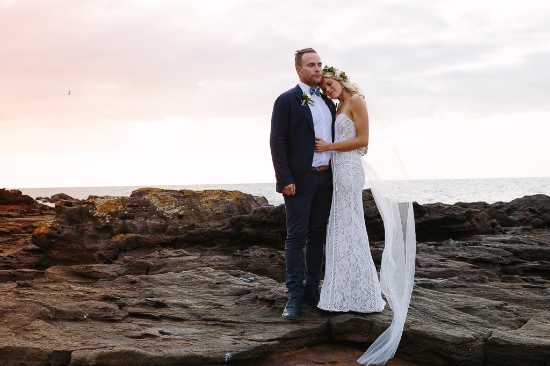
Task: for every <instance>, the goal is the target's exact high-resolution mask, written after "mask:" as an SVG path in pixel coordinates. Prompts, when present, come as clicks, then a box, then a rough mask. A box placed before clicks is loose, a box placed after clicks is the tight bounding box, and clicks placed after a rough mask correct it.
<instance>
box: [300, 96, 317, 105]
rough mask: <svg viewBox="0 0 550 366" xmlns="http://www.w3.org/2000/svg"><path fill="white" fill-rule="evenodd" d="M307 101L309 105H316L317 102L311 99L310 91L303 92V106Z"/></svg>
mask: <svg viewBox="0 0 550 366" xmlns="http://www.w3.org/2000/svg"><path fill="white" fill-rule="evenodd" d="M306 103H307V104H309V105H315V102H314V101H313V99H311V97H310V96H309V94H308V93H304V94H302V107H303V106H305V105H306Z"/></svg>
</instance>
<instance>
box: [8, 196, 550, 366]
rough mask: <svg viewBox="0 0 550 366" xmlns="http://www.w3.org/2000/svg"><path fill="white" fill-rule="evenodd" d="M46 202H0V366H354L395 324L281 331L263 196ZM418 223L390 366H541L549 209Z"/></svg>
mask: <svg viewBox="0 0 550 366" xmlns="http://www.w3.org/2000/svg"><path fill="white" fill-rule="evenodd" d="M51 200H53V201H55V208H52V207H49V206H46V205H43V204H40V203H38V202H36V201H35V200H34V199H32V198H31V197H28V196H24V195H22V194H21V192H19V191H8V190H5V189H0V293H1V297H0V302H1V304H0V309H1V312H0V320H1V322H0V365H6V366H11V365H14V366H15V365H29V366H39V365H40V366H42V365H44V366H45V365H50V366H60V365H71V366H77V365H318V364H330V365H358V364H357V363H355V362H354V360H355V359H356V358H357V357H358V356H360V355H361V354H362V352H363V351H364V350H365V349H366V348H367V347H368V345H369V344H370V343H371V342H372V341H373V340H374V339H376V338H377V336H378V335H379V334H380V333H381V332H382V331H384V330H385V329H386V328H387V326H388V325H389V323H390V322H391V311H390V310H389V309H388V308H387V309H386V310H385V311H384V312H382V313H379V314H354V313H326V312H321V311H319V310H317V309H315V308H311V307H308V306H307V305H304V309H303V316H302V317H301V318H300V319H299V320H298V321H295V322H288V321H285V320H283V319H281V317H280V313H281V312H282V309H283V307H284V304H285V301H286V295H285V286H284V283H283V278H284V256H283V246H284V244H283V242H284V236H285V224H284V206H283V205H280V206H271V205H269V204H268V203H267V201H266V200H265V199H264V198H263V197H255V196H251V195H249V194H244V193H242V192H238V191H221V190H211V191H190V190H181V191H170V190H161V189H153V188H143V189H139V190H136V191H134V192H133V193H132V195H131V196H129V197H95V196H91V197H89V198H88V199H86V200H75V199H72V198H71V197H68V196H66V195H59V196H57V197H52V198H51ZM363 200H364V208H365V221H366V223H367V229H368V232H369V237H370V239H371V247H372V253H373V257H374V259H375V262H376V263H377V265H378V263H379V261H380V258H381V254H382V250H383V233H384V231H383V227H382V222H381V219H380V217H379V215H378V211H377V209H376V205H375V204H374V201H373V200H372V196H371V195H370V193H369V191H368V190H365V191H364V193H363ZM414 210H415V219H416V227H417V239H418V245H417V260H416V268H417V269H416V280H415V289H414V291H413V297H412V300H411V306H410V311H409V316H408V318H407V322H406V325H405V330H404V333H403V338H402V341H401V344H400V347H399V349H398V351H397V355H396V359H395V360H392V361H391V362H390V363H388V365H392V364H393V365H495V366H496V365H550V337H549V335H550V311H549V309H550V197H548V196H545V195H534V196H526V197H523V198H520V199H516V200H513V201H511V202H497V203H494V204H487V203H484V202H475V203H457V204H454V205H447V204H441V203H436V204H426V205H419V204H415V205H414ZM342 350H344V351H342ZM353 350H355V351H354V352H355V354H352V355H351V356H352V358H350V357H349V354H350V353H352V351H353ZM338 352H342V353H338ZM335 355H342V356H341V357H340V356H335ZM344 355H346V357H344Z"/></svg>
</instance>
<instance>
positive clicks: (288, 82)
mask: <svg viewBox="0 0 550 366" xmlns="http://www.w3.org/2000/svg"><path fill="white" fill-rule="evenodd" d="M549 16H550V3H549V4H546V3H543V4H539V2H535V1H531V0H526V1H524V2H522V3H521V4H513V5H511V4H508V3H506V4H504V3H501V2H498V3H497V2H492V1H484V2H479V1H470V0H465V1H461V2H456V1H452V0H441V1H438V2H433V1H428V0H414V1H405V0H389V1H374V0H372V1H343V2H340V3H338V5H335V3H334V2H331V1H327V0H321V1H318V2H316V3H313V4H312V3H305V2H295V1H290V0H283V1H277V2H273V1H268V0H258V1H250V0H239V1H209V2H190V1H184V2H177V1H168V0H167V1H160V0H159V1H148V0H140V1H130V0H127V1H117V2H112V1H111V2H109V1H105V0H99V1H78V2H76V1H68V0H52V1H48V2H43V1H39V0H13V1H6V0H4V1H0V23H1V24H2V29H3V32H2V33H1V34H0V44H2V47H1V48H0V83H2V86H3V87H2V88H1V89H0V100H1V103H2V108H0V128H2V131H3V135H4V136H5V137H4V139H5V140H6V141H8V142H6V143H4V144H3V145H2V146H0V156H3V157H4V158H2V159H4V160H2V159H0V165H2V166H7V165H6V164H7V163H6V160H5V159H7V158H5V157H7V156H9V157H10V159H16V157H17V156H23V155H24V154H36V155H38V154H41V153H42V154H45V155H48V154H49V153H51V154H52V155H48V156H50V158H49V160H50V161H52V162H56V161H60V160H59V159H60V158H59V156H60V154H62V153H63V152H64V151H69V152H71V153H72V152H74V151H82V152H83V153H84V154H88V155H86V158H85V159H90V161H93V156H94V155H93V152H94V149H98V150H97V151H101V152H103V151H105V152H106V153H108V154H118V155H120V156H134V155H136V154H138V153H140V148H139V147H138V146H136V145H135V144H133V143H132V142H131V141H132V140H135V139H137V137H136V136H137V135H139V133H137V132H136V129H138V130H140V131H142V134H141V135H139V136H142V137H140V138H139V139H138V140H139V141H141V146H144V145H146V144H145V142H144V141H143V138H146V137H147V136H152V135H154V136H157V137H158V139H162V134H159V133H157V132H156V131H157V130H159V131H162V129H163V128H164V129H168V130H170V131H171V134H170V136H169V138H168V137H165V138H166V143H165V146H168V145H174V144H176V143H177V141H182V144H183V142H185V145H186V148H189V149H190V150H191V151H195V152H203V154H202V156H208V158H204V159H206V160H204V162H203V163H202V164H200V163H199V164H197V167H200V166H201V165H202V166H205V165H206V163H205V162H206V161H208V162H210V163H212V164H214V157H215V154H212V153H211V152H210V150H209V149H210V146H209V143H210V142H211V141H215V142H216V149H218V150H219V151H224V152H226V153H227V154H229V155H231V154H233V155H234V156H241V159H243V160H246V158H245V157H243V156H245V155H244V154H242V151H246V150H247V149H248V150H249V151H258V154H257V156H262V157H263V158H262V159H264V160H262V161H263V162H262V163H258V164H259V165H262V166H268V167H269V165H270V164H271V162H270V161H269V151H268V146H267V138H268V137H267V135H268V134H269V131H268V129H269V120H270V116H271V109H272V105H273V101H274V100H275V98H276V97H277V96H278V95H279V94H280V93H282V92H283V91H285V90H288V89H289V88H291V87H293V86H294V85H295V83H296V81H297V77H296V73H295V70H294V66H293V53H294V51H295V50H297V49H300V48H303V47H314V48H315V49H317V51H318V52H319V53H320V55H321V57H322V59H323V61H324V62H325V63H326V64H330V65H334V66H337V67H339V68H341V69H343V70H345V71H346V72H347V73H348V75H350V77H351V79H352V81H355V82H357V83H359V84H360V86H362V87H363V89H364V90H365V92H366V94H367V97H368V102H369V108H371V107H372V109H373V110H377V111H379V112H380V114H381V115H383V116H384V118H385V119H386V120H387V121H388V122H389V123H397V124H401V125H402V124H408V125H412V124H414V123H415V121H421V120H438V121H440V123H443V124H445V122H444V121H445V120H446V118H447V119H449V120H451V119H453V118H459V119H472V120H476V121H480V123H488V122H486V121H487V119H486V117H490V116H494V115H506V114H511V115H513V114H518V115H526V114H528V113H536V112H538V113H542V114H544V113H546V112H549V111H548V108H549V105H548V103H547V100H549V99H550V90H549V88H550V87H549V85H550V75H549V71H548V67H547V65H548V62H549V61H550V42H548V39H550V27H549V26H548V24H547V19H548V18H549ZM69 90H70V91H71V95H70V96H69V95H68V91H69ZM220 121H224V122H220ZM442 121H443V122H442ZM136 126H141V127H139V128H138V127H136ZM176 126H177V127H176ZM226 126H229V127H228V128H226ZM446 126H447V128H448V129H449V130H450V131H455V130H456V129H458V128H459V127H457V126H456V125H455V124H452V123H450V122H449V123H447V124H446ZM144 131H146V132H144ZM136 133H137V135H136ZM190 135H193V136H195V137H196V138H195V139H189V136H190ZM151 146H157V145H154V144H153V145H151ZM262 149H264V150H262ZM259 150H261V152H259ZM144 151H146V152H147V154H149V155H150V156H152V158H151V159H153V160H155V159H157V160H158V159H161V157H162V151H164V150H163V149H161V148H160V145H159V147H157V148H151V149H145V150H144ZM155 151H156V152H155ZM185 151H187V150H185V149H183V150H182V149H177V152H178V153H182V154H183V153H184V152H185ZM2 154H3V155H2ZM55 154H57V155H55ZM98 154H99V152H98ZM196 155H197V156H201V154H200V153H197V154H196ZM26 156H28V159H32V155H26ZM140 156H142V159H145V158H144V155H143V154H142V155H140ZM183 156H187V155H186V154H183ZM409 156H414V153H413V152H411V154H409ZM208 159H210V160H208ZM25 161H28V160H25ZM246 161H248V160H246ZM249 163H250V161H249ZM25 164H27V163H25ZM250 164H251V163H250ZM100 165H101V164H100ZM16 166H17V163H16V162H14V163H12V162H10V167H11V168H10V169H15V168H14V167H16ZM14 174H16V173H14ZM159 174H161V173H159ZM262 174H263V175H262V177H269V178H265V179H272V174H271V173H270V174H269V175H268V173H267V172H266V171H265V172H264V173H262ZM129 184H132V183H131V182H130V183H129Z"/></svg>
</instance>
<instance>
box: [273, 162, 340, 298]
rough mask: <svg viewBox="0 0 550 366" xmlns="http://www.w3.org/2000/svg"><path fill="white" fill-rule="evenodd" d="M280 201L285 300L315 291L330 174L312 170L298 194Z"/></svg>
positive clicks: (318, 281) (325, 223)
mask: <svg viewBox="0 0 550 366" xmlns="http://www.w3.org/2000/svg"><path fill="white" fill-rule="evenodd" d="M284 200H285V208H286V227H287V236H286V241H285V263H286V287H287V288H288V295H289V296H303V295H304V292H308V291H311V292H314V291H318V289H319V284H320V281H321V271H322V263H323V243H324V241H325V236H326V228H327V221H328V217H329V214H330V207H331V204H332V170H330V169H329V170H323V171H316V170H312V171H311V174H310V176H309V180H308V182H307V185H306V187H304V189H303V190H301V192H300V194H297V195H294V196H286V195H285V196H284ZM304 249H305V253H304ZM304 256H305V261H304ZM304 278H305V283H304Z"/></svg>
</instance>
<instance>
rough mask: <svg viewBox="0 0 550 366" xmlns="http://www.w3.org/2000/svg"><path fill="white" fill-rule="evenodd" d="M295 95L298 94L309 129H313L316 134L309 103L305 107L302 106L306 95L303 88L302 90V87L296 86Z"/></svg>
mask: <svg viewBox="0 0 550 366" xmlns="http://www.w3.org/2000/svg"><path fill="white" fill-rule="evenodd" d="M294 94H296V97H297V98H298V100H299V101H300V108H301V109H302V113H303V114H304V116H305V117H306V119H307V122H308V123H309V127H311V129H312V130H313V131H314V132H315V128H314V127H313V115H312V114H311V110H310V109H309V105H308V104H307V103H306V104H305V105H302V94H304V92H303V91H302V88H300V85H296V87H295V88H294Z"/></svg>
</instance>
